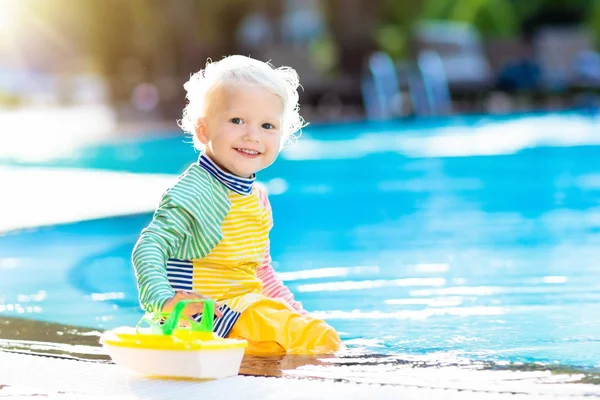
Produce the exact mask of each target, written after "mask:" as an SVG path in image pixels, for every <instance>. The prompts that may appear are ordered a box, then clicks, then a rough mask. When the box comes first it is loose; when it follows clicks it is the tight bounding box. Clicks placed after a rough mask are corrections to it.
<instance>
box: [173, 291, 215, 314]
mask: <svg viewBox="0 0 600 400" xmlns="http://www.w3.org/2000/svg"><path fill="white" fill-rule="evenodd" d="M198 299H208V297H205V296H202V295H201V294H198V293H194V292H186V291H178V292H175V296H173V297H171V298H170V299H169V300H167V302H166V303H165V305H164V307H163V312H171V311H173V308H174V307H175V304H177V303H179V301H180V300H198ZM202 310H204V303H189V304H187V305H186V306H185V309H184V310H183V315H185V316H186V317H188V318H190V319H191V318H192V317H193V316H194V315H196V314H200V313H201V312H202ZM215 316H217V317H222V316H223V314H222V313H221V311H220V310H219V309H218V308H217V307H215Z"/></svg>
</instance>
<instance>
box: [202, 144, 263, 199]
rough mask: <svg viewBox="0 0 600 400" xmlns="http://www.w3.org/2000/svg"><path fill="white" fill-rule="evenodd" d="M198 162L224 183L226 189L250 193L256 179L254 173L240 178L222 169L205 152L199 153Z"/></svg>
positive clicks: (245, 194) (244, 193)
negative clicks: (248, 176)
mask: <svg viewBox="0 0 600 400" xmlns="http://www.w3.org/2000/svg"><path fill="white" fill-rule="evenodd" d="M198 164H200V166H201V167H202V168H204V169H205V170H207V171H208V172H209V173H210V174H211V175H212V176H214V177H215V179H217V180H218V181H219V182H221V183H222V184H223V185H225V186H226V187H227V188H228V189H230V190H233V191H234V192H236V193H239V194H241V195H243V196H247V195H249V194H250V193H252V185H253V184H254V180H255V179H256V174H253V175H252V177H250V178H241V177H239V176H237V175H234V174H232V173H229V172H225V171H223V169H222V168H221V167H219V166H218V165H217V164H215V162H214V161H213V160H211V159H210V158H208V156H207V155H206V154H205V153H201V154H200V157H198Z"/></svg>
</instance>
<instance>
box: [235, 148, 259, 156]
mask: <svg viewBox="0 0 600 400" xmlns="http://www.w3.org/2000/svg"><path fill="white" fill-rule="evenodd" d="M235 150H236V151H237V152H238V153H242V154H243V155H246V156H251V157H252V156H258V155H260V154H261V153H260V151H258V150H252V149H244V148H241V147H235Z"/></svg>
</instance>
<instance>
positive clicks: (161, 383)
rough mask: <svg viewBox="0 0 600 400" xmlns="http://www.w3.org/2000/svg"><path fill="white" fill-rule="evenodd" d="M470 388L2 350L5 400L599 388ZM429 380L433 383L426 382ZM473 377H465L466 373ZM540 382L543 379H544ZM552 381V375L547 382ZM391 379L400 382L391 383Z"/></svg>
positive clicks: (459, 383) (466, 395) (546, 395)
mask: <svg viewBox="0 0 600 400" xmlns="http://www.w3.org/2000/svg"><path fill="white" fill-rule="evenodd" d="M463 372H465V373H466V374H469V372H470V373H471V374H472V380H471V381H470V382H469V383H467V382H465V380H464V378H465V374H462V376H458V377H457V379H441V380H438V379H436V378H435V377H436V376H439V371H438V372H436V369H435V368H428V369H416V370H415V372H414V376H411V375H410V373H408V374H407V373H406V372H404V373H401V374H397V376H396V378H397V379H394V377H393V376H385V374H383V375H382V376H380V377H379V378H380V379H377V380H376V382H379V383H374V382H363V383H360V382H353V383H350V382H339V381H333V380H325V379H314V378H313V379H310V378H308V377H309V376H310V374H307V375H305V376H304V377H300V375H297V376H293V374H292V375H290V376H289V377H283V378H271V377H249V376H236V377H232V378H226V379H221V380H211V381H191V380H190V381H188V380H161V379H151V378H144V377H141V376H138V375H135V374H132V373H129V372H127V371H125V370H123V369H121V368H120V367H118V366H116V365H114V364H109V363H96V362H86V361H76V360H67V359H59V358H49V357H43V356H36V355H27V354H18V353H11V352H2V351H0V398H8V399H30V398H38V397H42V398H50V399H83V398H85V399H95V398H102V399H156V400H159V399H185V398H190V399H191V398H203V399H211V400H217V399H261V400H269V399H336V398H344V399H369V400H374V399H377V400H379V399H483V400H487V399H558V398H565V399H590V398H600V387H599V386H594V385H586V384H558V385H556V384H548V381H546V382H547V383H546V384H543V383H542V384H540V383H539V382H536V380H532V379H525V382H520V379H515V381H512V382H511V381H510V380H509V379H506V380H504V381H503V382H504V383H503V384H501V385H498V384H495V385H490V384H486V383H485V379H483V380H480V379H479V377H478V373H477V372H476V371H463ZM427 374H429V375H430V376H431V378H432V379H429V380H426V379H423V377H424V376H426V375H427ZM466 376H468V375H466ZM540 377H541V378H543V374H542V375H540ZM546 378H547V376H546ZM394 381H396V382H395V383H394Z"/></svg>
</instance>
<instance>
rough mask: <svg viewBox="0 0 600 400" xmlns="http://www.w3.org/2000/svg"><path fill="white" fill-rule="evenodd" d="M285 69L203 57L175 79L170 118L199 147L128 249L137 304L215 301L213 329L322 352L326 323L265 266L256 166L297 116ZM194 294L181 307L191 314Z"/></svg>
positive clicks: (272, 154)
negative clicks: (181, 80)
mask: <svg viewBox="0 0 600 400" xmlns="http://www.w3.org/2000/svg"><path fill="white" fill-rule="evenodd" d="M298 86H299V82H298V75H297V74H296V71H294V70H293V69H292V68H288V67H281V68H277V69H275V68H273V67H272V66H271V65H270V64H267V63H264V62H261V61H257V60H254V59H252V58H248V57H244V56H231V57H227V58H224V59H223V60H221V61H218V62H214V63H208V64H207V65H206V68H205V69H204V70H201V71H200V72H198V73H196V74H194V75H193V76H192V77H191V78H190V80H189V81H188V82H187V83H186V84H185V85H184V87H185V89H186V91H187V99H188V104H187V106H186V107H185V109H184V111H183V119H182V120H181V122H180V125H181V127H182V128H183V130H184V131H186V132H187V133H189V134H191V135H192V136H193V140H194V145H195V147H196V148H197V149H199V150H201V153H200V156H199V159H198V162H196V163H194V164H192V165H190V167H189V168H188V169H187V170H186V171H185V172H184V173H183V175H182V176H181V177H180V178H179V180H178V182H177V183H175V185H174V186H173V187H171V188H170V189H169V190H168V191H167V192H166V193H165V195H164V196H163V198H162V200H161V202H160V204H159V206H158V208H157V210H156V212H155V213H154V217H153V219H152V222H151V223H150V225H149V226H148V227H147V228H145V229H144V230H143V231H142V234H141V236H140V238H139V240H138V242H137V243H136V246H135V248H134V250H133V265H134V268H135V272H136V278H137V283H138V289H139V297H140V303H141V306H142V308H143V309H144V310H146V311H147V312H156V311H163V312H169V311H171V310H172V309H173V307H174V305H175V304H176V303H177V302H178V301H180V300H182V299H201V298H212V299H213V300H215V301H216V302H217V305H218V308H217V309H216V312H215V315H216V318H215V323H214V327H213V330H214V332H215V333H216V334H218V335H220V336H221V337H230V338H242V339H246V340H247V341H248V348H247V352H249V353H254V354H260V353H262V354H264V353H268V354H273V353H295V354H327V353H333V352H335V351H337V350H339V349H341V347H342V344H341V341H340V339H339V336H338V335H337V333H336V331H335V330H334V329H333V328H332V327H331V326H329V325H328V324H326V323H325V322H323V321H322V320H319V319H316V318H314V317H312V316H310V315H309V314H308V313H307V312H306V311H305V310H304V309H303V308H302V305H301V304H300V303H299V302H297V301H295V300H294V296H293V295H292V293H291V292H290V291H289V289H288V288H287V287H285V286H284V285H283V283H282V282H281V281H280V280H279V279H278V278H277V277H276V275H275V273H274V271H273V268H272V267H271V256H270V251H269V231H270V230H271V227H272V226H273V218H272V214H271V206H270V204H269V199H268V197H267V193H266V192H265V190H264V189H263V188H262V187H261V186H260V185H258V184H256V183H255V177H256V173H257V172H258V171H260V170H262V169H264V168H267V167H268V166H269V165H271V164H272V163H273V162H274V161H275V159H276V158H277V156H278V155H279V151H280V150H281V149H282V147H283V145H284V144H285V143H286V142H287V141H288V140H290V139H291V138H292V137H293V135H294V133H296V132H297V131H298V130H299V129H300V128H302V126H303V125H304V121H303V119H302V117H301V116H300V115H299V112H298V110H299V107H298V92H297V88H298ZM201 312H202V303H191V304H188V305H187V306H186V310H185V314H186V315H187V316H188V317H190V318H194V319H196V320H198V319H199V318H200V317H201Z"/></svg>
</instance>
